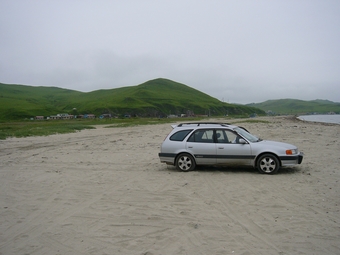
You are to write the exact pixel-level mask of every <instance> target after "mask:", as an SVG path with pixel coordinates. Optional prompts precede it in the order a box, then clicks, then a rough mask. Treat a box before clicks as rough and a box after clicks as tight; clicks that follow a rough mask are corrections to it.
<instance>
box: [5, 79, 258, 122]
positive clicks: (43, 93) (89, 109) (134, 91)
mask: <svg viewBox="0 0 340 255" xmlns="http://www.w3.org/2000/svg"><path fill="white" fill-rule="evenodd" d="M0 100H1V104H0V119H23V118H31V117H34V116H39V115H42V116H45V117H46V116H50V115H55V114H57V113H69V114H86V113H92V114H95V115H97V116H99V115H101V114H104V113H111V114H114V115H117V116H121V115H124V114H129V115H132V116H136V115H138V116H145V117H158V116H167V115H169V114H176V115H178V114H183V113H184V114H185V113H188V112H190V113H194V114H196V115H207V114H209V113H210V114H211V115H214V116H217V115H220V116H221V115H225V114H226V113H228V114H229V115H244V116H246V115H247V116H248V115H249V114H252V113H257V114H264V112H263V111H262V110H259V109H256V108H253V107H248V106H242V105H233V104H227V103H224V102H221V101H219V100H217V99H216V98H213V97H211V96H209V95H207V94H205V93H202V92H200V91H198V90H195V89H193V88H191V87H189V86H186V85H184V84H181V83H177V82H174V81H171V80H167V79H155V80H151V81H148V82H145V83H143V84H140V85H137V86H130V87H122V88H117V89H108V90H96V91H92V92H87V93H85V92H79V91H74V90H68V89H61V88H56V87H34V86H25V85H9V84H2V83H0Z"/></svg>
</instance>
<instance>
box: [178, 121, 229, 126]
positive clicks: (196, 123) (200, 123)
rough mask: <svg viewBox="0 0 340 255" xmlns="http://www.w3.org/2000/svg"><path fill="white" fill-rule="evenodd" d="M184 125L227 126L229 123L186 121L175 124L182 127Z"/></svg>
mask: <svg viewBox="0 0 340 255" xmlns="http://www.w3.org/2000/svg"><path fill="white" fill-rule="evenodd" d="M184 125H197V126H200V125H221V126H229V125H230V124H229V123H222V122H186V123H180V124H178V125H177V127H182V126H184Z"/></svg>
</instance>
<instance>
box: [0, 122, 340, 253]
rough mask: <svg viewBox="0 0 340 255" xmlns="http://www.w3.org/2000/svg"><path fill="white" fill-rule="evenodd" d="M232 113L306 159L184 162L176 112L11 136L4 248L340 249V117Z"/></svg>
mask: <svg viewBox="0 0 340 255" xmlns="http://www.w3.org/2000/svg"><path fill="white" fill-rule="evenodd" d="M259 119H264V120H267V121H269V123H260V122H257V123H249V122H244V123H242V122H241V121H243V120H228V122H229V121H232V122H233V123H236V124H238V123H237V121H239V122H240V125H242V126H244V127H245V128H247V129H248V130H249V131H251V133H253V134H255V135H257V136H259V137H261V138H263V139H267V140H276V141H282V142H288V143H292V144H294V145H296V146H298V147H299V149H300V150H301V151H303V152H304V153H305V157H304V160H303V162H302V164H301V165H299V166H297V167H292V168H284V169H281V170H280V171H279V173H278V174H276V175H263V174H259V173H258V172H257V170H255V169H253V168H247V167H243V168H226V167H200V168H198V169H196V170H195V171H192V172H178V171H177V170H176V169H175V167H172V166H167V165H165V164H162V163H160V161H159V158H158V152H159V150H160V145H161V143H162V141H163V139H164V138H165V136H166V135H167V134H168V133H169V132H170V131H171V126H170V124H161V125H148V126H138V127H128V128H105V127H103V126H97V127H96V129H94V130H84V131H81V132H77V133H72V134H60V135H52V136H46V137H28V138H10V139H7V140H0V190H1V192H0V254H1V255H15V254H20V255H28V254H29V255H46V254H61V255H68V254H70V255H71V254H72V255H84V254H85V255H87V254H93V255H105V254H136V255H160V254H163V255H164V254H195V255H197V254H209V255H210V254H244V255H246V254H247V255H248V254H249V255H250V254H280V255H283V254H328V255H329V254H340V185H339V180H340V153H339V151H340V143H339V138H340V125H337V124H321V123H312V122H303V121H299V120H295V119H294V118H292V117H265V118H259Z"/></svg>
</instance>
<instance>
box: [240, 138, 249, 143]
mask: <svg viewBox="0 0 340 255" xmlns="http://www.w3.org/2000/svg"><path fill="white" fill-rule="evenodd" d="M238 142H239V143H240V144H247V142H246V140H244V139H243V138H240V140H238Z"/></svg>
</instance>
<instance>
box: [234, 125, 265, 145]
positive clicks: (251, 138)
mask: <svg viewBox="0 0 340 255" xmlns="http://www.w3.org/2000/svg"><path fill="white" fill-rule="evenodd" d="M234 130H235V131H236V132H237V133H238V134H240V135H241V136H243V137H244V138H246V139H247V140H248V141H249V142H252V143H255V142H259V141H261V139H259V138H258V137H256V136H254V135H252V134H250V133H248V132H247V131H245V130H244V129H243V128H240V127H237V128H235V129H234Z"/></svg>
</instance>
